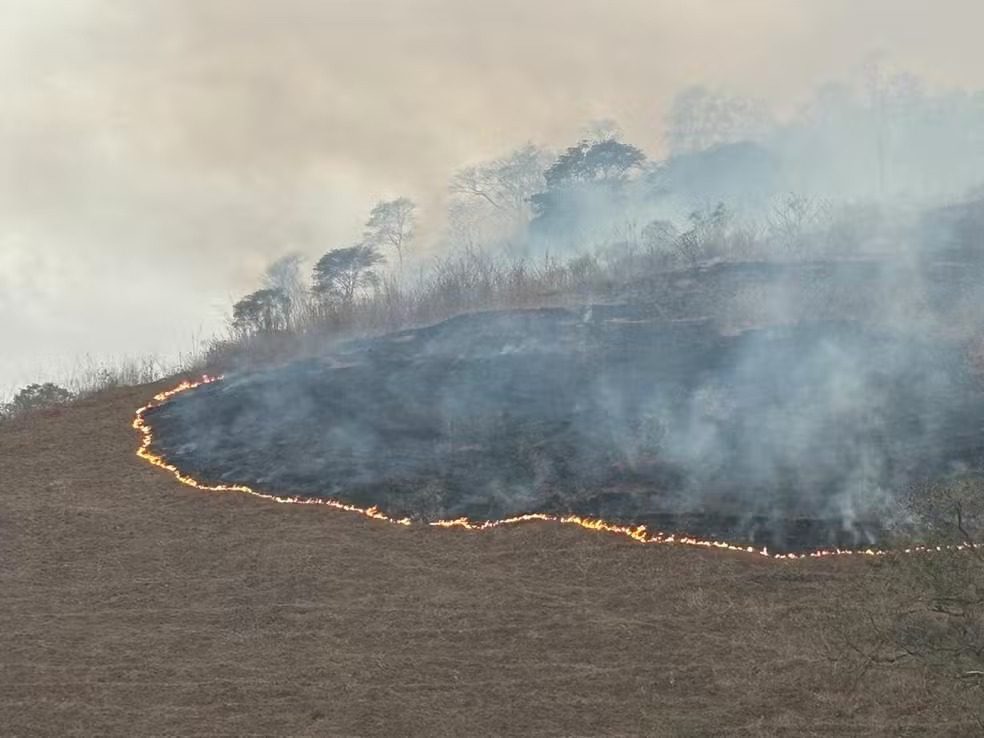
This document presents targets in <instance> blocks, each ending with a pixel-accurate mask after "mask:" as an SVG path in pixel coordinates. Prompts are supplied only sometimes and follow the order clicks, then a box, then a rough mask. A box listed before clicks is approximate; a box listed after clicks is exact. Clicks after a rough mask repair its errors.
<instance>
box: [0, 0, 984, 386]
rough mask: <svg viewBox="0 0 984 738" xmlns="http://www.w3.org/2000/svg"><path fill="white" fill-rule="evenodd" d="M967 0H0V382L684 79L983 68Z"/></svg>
mask: <svg viewBox="0 0 984 738" xmlns="http://www.w3.org/2000/svg"><path fill="white" fill-rule="evenodd" d="M982 26H984V3H981V2H979V0H936V1H935V2H932V3H930V2H928V1H927V0H673V1H672V2H671V1H668V0H644V1H636V0H624V1H622V2H619V1H618V0H609V1H608V2H602V1H589V0H564V2H560V1H559V0H550V1H549V2H548V1H547V0H495V1H494V2H492V0H486V1H483V2H473V1H471V0H334V1H333V0H116V1H115V2H114V1H112V0H0V395H2V394H4V393H5V392H6V391H9V390H10V389H12V388H13V387H14V386H15V385H16V384H20V383H23V382H26V381H28V380H30V379H32V378H34V377H41V376H44V377H50V376H51V375H52V374H54V375H56V376H57V375H58V374H62V373H64V372H65V371H67V370H68V368H69V367H70V366H71V362H72V359H73V357H75V356H78V355H80V354H83V353H86V352H89V353H91V354H93V355H96V356H118V355H122V354H141V353H148V352H158V353H161V352H163V353H167V352H172V351H175V350H177V349H178V348H181V347H183V346H187V345H188V344H190V343H191V341H192V338H193V336H194V335H195V334H196V333H209V332H211V331H212V330H215V329H217V328H218V327H220V326H221V321H222V317H223V314H224V311H226V310H227V309H228V306H229V305H230V304H231V301H232V299H233V298H234V297H235V296H237V295H238V294H240V293H241V292H243V291H245V290H247V289H249V288H251V287H252V286H253V282H254V280H255V278H256V275H257V274H258V272H259V271H260V270H261V269H262V267H263V265H264V264H265V263H267V262H268V261H269V260H270V259H272V258H273V257H275V256H277V255H279V254H282V253H284V252H286V251H290V250H301V251H303V252H306V253H308V254H311V255H317V254H320V253H321V252H323V251H325V250H327V249H329V248H333V247H338V246H340V245H348V241H349V240H350V239H351V238H353V237H354V236H355V235H356V234H357V233H358V231H359V226H360V223H361V222H362V221H363V220H364V217H365V214H366V211H367V209H368V207H369V206H370V205H371V204H372V202H373V201H374V200H375V199H376V198H379V197H383V196H395V195H402V194H406V195H409V196H411V197H414V198H415V199H417V200H418V201H419V202H420V203H421V204H422V206H423V207H424V209H425V211H426V210H428V209H429V210H430V213H431V216H432V217H433V215H434V213H436V212H437V211H438V210H439V206H440V198H441V194H442V192H443V189H444V184H445V182H446V180H447V177H448V175H449V174H450V172H451V171H452V170H453V169H454V168H456V167H457V166H459V165H460V164H462V163H466V162H468V161H470V160H475V159H480V158H483V157H486V156H489V155H494V154H497V153H500V152H502V151H504V150H506V149H509V148H510V147H512V146H515V145H518V144H521V143H523V142H524V141H526V140H530V139H532V140H534V141H538V142H541V143H545V144H551V145H562V144H566V143H570V142H571V141H572V140H573V139H574V138H575V137H576V135H577V132H578V131H579V130H580V128H581V127H582V126H583V124H584V123H585V122H586V121H588V120H590V119H593V118H600V117H613V118H616V119H617V120H619V121H620V122H621V124H622V126H623V128H624V129H625V132H626V138H627V139H628V140H630V141H632V142H633V143H637V144H639V145H641V146H643V147H644V148H646V149H647V150H648V151H649V152H650V153H658V152H659V148H660V135H661V127H660V120H661V116H662V114H663V111H664V110H665V109H666V106H667V104H668V102H669V100H670V99H671V97H672V95H673V94H674V92H676V91H678V90H679V89H680V88H682V87H684V86H686V85H689V84H693V83H698V82H704V83H708V84H709V85H711V86H715V87H716V86H721V87H724V88H727V89H728V90H730V91H733V92H735V93H739V94H743V95H749V96H754V97H760V98H763V99H765V100H767V101H769V102H771V103H773V104H774V105H776V106H777V107H779V108H780V109H783V108H787V109H788V108H790V107H791V106H793V105H794V104H795V102H796V100H797V99H798V98H802V97H803V96H804V95H806V94H808V93H809V92H810V91H811V90H812V88H813V87H815V86H816V85H818V84H820V83H823V82H825V81H830V80H834V79H845V78H848V77H850V76H851V75H852V74H854V73H855V72H856V70H857V69H858V68H859V66H860V65H861V64H862V63H863V62H864V61H865V60H866V59H868V58H870V57H871V55H872V54H875V53H878V54H885V55H887V56H888V58H890V59H891V60H892V61H893V63H894V64H896V65H897V66H901V67H905V68H908V69H910V70H911V71H914V72H916V73H918V74H920V75H922V76H924V77H926V78H927V79H928V80H929V81H930V83H933V84H937V85H965V86H970V87H981V86H984V47H982V46H981V44H980V41H979V29H980V28H981V27H982Z"/></svg>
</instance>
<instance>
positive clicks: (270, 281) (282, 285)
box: [263, 253, 308, 328]
mask: <svg viewBox="0 0 984 738" xmlns="http://www.w3.org/2000/svg"><path fill="white" fill-rule="evenodd" d="M303 263H304V257H302V256H301V255H300V254H297V253H292V254H287V255H286V256H281V257H280V258H279V259H277V260H276V261H274V262H273V263H272V264H270V266H268V267H267V268H266V271H265V272H264V273H263V287H264V288H266V289H270V290H278V291H279V292H281V293H282V294H284V295H286V296H287V298H288V302H287V316H286V317H287V323H288V328H292V327H294V325H296V323H297V320H298V318H299V317H300V315H301V314H302V313H303V310H304V309H305V305H306V303H307V297H308V289H307V285H306V284H305V283H304V277H303V276H302V271H301V266H302V264H303Z"/></svg>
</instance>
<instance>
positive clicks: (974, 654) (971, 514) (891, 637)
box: [825, 477, 984, 733]
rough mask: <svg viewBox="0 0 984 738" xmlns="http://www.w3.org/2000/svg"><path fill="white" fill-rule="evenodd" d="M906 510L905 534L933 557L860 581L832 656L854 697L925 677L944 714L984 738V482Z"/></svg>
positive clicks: (930, 493) (901, 560)
mask: <svg viewBox="0 0 984 738" xmlns="http://www.w3.org/2000/svg"><path fill="white" fill-rule="evenodd" d="M909 507H910V513H911V519H910V523H909V526H907V527H911V528H913V529H915V530H918V531H920V535H919V538H920V540H922V541H924V542H925V543H927V544H928V545H929V546H930V547H931V548H932V550H931V551H929V552H916V553H911V554H905V553H900V554H897V555H892V556H889V557H886V558H884V559H878V560H876V561H875V562H874V563H873V565H872V566H871V567H870V569H869V571H867V572H866V573H865V575H864V576H862V577H860V578H858V580H857V582H856V583H855V587H856V590H857V594H856V597H852V598H850V599H849V600H847V601H845V602H844V603H843V607H839V608H838V609H837V610H836V611H835V612H833V613H832V614H831V617H830V620H829V622H828V628H827V632H826V634H825V636H826V643H827V646H828V649H829V655H830V656H831V657H832V658H833V659H835V660H836V661H837V662H838V664H839V665H840V666H841V668H842V672H841V673H842V675H843V676H844V684H845V689H846V690H847V691H848V692H853V691H854V690H856V689H857V688H858V686H859V685H860V684H861V683H862V681H863V680H865V679H891V678H896V679H900V680H905V679H909V680H912V679H916V680H919V679H922V680H924V682H925V683H926V684H927V685H931V689H932V695H931V697H932V699H933V700H935V701H936V702H937V703H938V706H939V708H940V710H941V711H945V712H948V713H949V714H958V715H959V716H960V717H961V719H965V720H969V721H971V722H973V723H976V724H977V725H978V726H979V727H980V730H981V732H982V733H984V549H982V548H981V546H982V545H984V480H982V479H981V478H979V477H968V478H964V479H958V480H955V481H952V482H949V483H947V484H935V485H930V486H928V487H926V488H923V489H920V490H917V491H915V492H914V493H913V495H912V497H911V501H910V506H909ZM911 535H912V534H911V533H906V534H904V536H903V535H900V536H899V538H898V540H896V541H894V542H893V546H899V547H903V546H905V545H906V537H908V536H911ZM937 547H939V550H937ZM958 547H959V548H958Z"/></svg>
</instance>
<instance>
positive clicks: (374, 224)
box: [364, 197, 417, 266]
mask: <svg viewBox="0 0 984 738" xmlns="http://www.w3.org/2000/svg"><path fill="white" fill-rule="evenodd" d="M416 209H417V206H416V205H415V204H414V203H413V201H412V200H410V199H409V198H406V197H400V198H398V199H396V200H384V201H380V202H378V203H376V206H375V207H374V208H373V209H372V212H370V213H369V220H368V221H367V222H366V230H365V234H364V239H365V240H364V243H365V244H371V245H373V246H376V247H385V246H392V247H393V248H394V249H396V254H397V258H398V259H399V262H400V266H403V249H404V248H405V247H407V246H408V245H409V244H410V242H411V241H413V237H414V235H415V233H416V222H415V218H414V214H415V212H416Z"/></svg>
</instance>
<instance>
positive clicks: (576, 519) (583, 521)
mask: <svg viewBox="0 0 984 738" xmlns="http://www.w3.org/2000/svg"><path fill="white" fill-rule="evenodd" d="M221 380H222V377H221V376H217V377H213V376H208V375H205V376H202V378H201V379H199V380H198V381H194V382H191V381H184V382H182V383H181V384H179V385H178V386H177V387H174V388H173V389H170V390H167V391H165V392H161V393H160V394H157V395H155V396H154V398H153V400H152V401H151V402H150V403H148V404H147V405H144V406H143V407H141V408H140V409H138V410H137V412H136V417H135V418H134V420H133V428H134V429H135V430H137V431H138V432H139V433H140V434H141V439H140V445H139V446H138V448H137V452H136V453H137V456H139V457H140V458H141V459H143V460H145V461H147V462H149V463H150V464H152V465H153V466H156V467H158V468H159V469H164V470H165V471H168V472H170V473H171V474H173V475H174V477H175V479H177V480H178V481H179V482H181V483H182V484H184V485H186V486H188V487H194V488H195V489H199V490H203V491H206V492H241V493H244V494H248V495H252V496H254V497H259V498H262V499H264V500H271V501H273V502H279V503H282V504H291V505H324V506H327V507H331V508H335V509H337V510H344V511H346V512H352V513H358V514H359V515H364V516H366V517H367V518H372V519H374V520H381V521H384V522H387V523H393V524H396V525H403V526H409V525H412V524H414V523H413V521H411V520H410V519H409V518H399V519H398V518H393V517H390V516H388V515H386V514H385V513H383V512H381V511H380V510H379V509H378V508H376V507H369V508H361V507H358V506H356V505H350V504H347V503H345V502H340V501H338V500H332V499H326V498H321V497H300V496H287V495H275V494H269V493H265V492H259V491H257V490H255V489H253V488H251V487H248V486H246V485H242V484H207V483H205V482H201V481H199V480H197V479H194V478H193V477H191V476H189V475H188V474H186V473H184V472H182V471H181V470H180V469H178V468H177V467H176V466H174V465H173V464H170V463H168V462H167V461H166V460H165V459H164V458H162V457H161V456H159V455H157V454H155V453H153V452H152V451H151V450H150V449H151V445H152V444H153V442H154V433H153V429H152V428H151V426H150V424H149V423H148V422H147V420H146V418H145V415H146V413H147V412H148V411H150V410H152V409H154V408H156V407H160V406H162V405H164V404H165V403H166V402H168V400H170V399H171V398H173V397H174V396H175V395H178V394H181V393H183V392H188V391H190V390H193V389H195V388H196V387H201V386H202V385H206V384H211V383H213V382H218V381H221ZM534 522H544V523H560V524H563V525H576V526H578V527H580V528H583V529H586V530H591V531H599V532H603V533H612V534H615V535H621V536H626V537H628V538H631V539H632V540H633V541H636V542H638V543H645V544H663V545H679V546H691V547H698V548H707V549H715V550H723V551H734V552H738V553H746V554H752V555H756V556H761V557H764V558H767V559H770V560H775V561H780V560H800V559H819V558H827V557H831V556H885V555H887V554H889V553H905V554H912V553H935V552H942V551H962V550H965V549H967V548H969V545H967V544H959V545H953V546H913V547H910V548H906V549H904V550H902V551H894V552H893V551H888V550H883V549H874V548H865V549H840V548H836V549H821V550H817V551H810V552H806V553H778V554H777V553H770V552H769V550H768V549H767V548H755V547H753V546H742V545H738V544H735V543H728V542H726V541H716V540H704V539H698V538H693V537H690V536H686V535H679V534H666V533H661V532H653V531H649V530H647V529H646V527H645V526H644V525H640V526H627V525H619V524H615V523H610V522H606V521H604V520H596V519H591V518H585V517H581V516H578V515H565V516H556V515H546V514H543V513H531V514H528V515H518V516H515V517H510V518H505V519H502V520H494V521H484V522H473V521H471V520H469V519H468V518H458V519H455V520H437V521H433V522H429V523H421V524H422V525H428V526H431V527H434V528H461V529H464V530H469V531H485V530H491V529H493V528H501V527H504V526H507V525H516V524H519V523H534Z"/></svg>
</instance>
